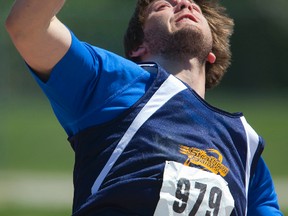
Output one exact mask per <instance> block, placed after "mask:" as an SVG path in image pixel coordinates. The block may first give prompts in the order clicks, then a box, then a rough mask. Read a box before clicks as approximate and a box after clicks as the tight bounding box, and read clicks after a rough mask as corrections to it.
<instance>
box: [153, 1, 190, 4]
mask: <svg viewBox="0 0 288 216" xmlns="http://www.w3.org/2000/svg"><path fill="white" fill-rule="evenodd" d="M158 1H166V2H169V3H171V4H177V3H179V2H181V1H183V0H154V1H152V3H153V2H158ZM186 1H188V2H191V3H193V2H194V1H193V0H186Z"/></svg>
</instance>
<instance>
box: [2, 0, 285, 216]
mask: <svg viewBox="0 0 288 216" xmlns="http://www.w3.org/2000/svg"><path fill="white" fill-rule="evenodd" d="M63 4H64V0H50V1H39V0H16V2H15V4H14V6H13V8H12V10H11V13H10V15H9V17H8V18H7V22H6V26H7V30H8V32H9V33H10V35H11V38H12V40H13V42H14V44H15V46H16V48H17V49H18V50H19V52H20V54H21V55H22V56H23V58H24V59H25V61H26V62H27V64H28V65H29V68H30V70H31V72H32V74H33V76H35V79H36V80H37V82H38V83H39V85H40V86H41V88H42V89H43V91H44V92H45V94H46V95H47V97H48V98H49V100H50V102H51V105H52V107H53V109H54V111H55V114H56V116H57V117H58V119H59V121H60V123H61V124H62V126H63V128H64V129H65V130H66V132H67V134H68V136H69V141H70V142H71V145H72V147H73V149H74V151H75V155H76V157H75V158H76V159H75V160H76V162H75V170H74V186H75V193H74V204H73V215H75V216H76V215H85V216H87V215H161V216H162V215H247V214H248V215H253V216H254V215H281V212H280V211H279V207H278V203H277V196H276V193H275V190H274V186H273V182H272V179H271V176H270V173H269V171H268V168H267V167H266V165H265V163H264V161H263V159H262V158H261V156H260V155H261V153H262V150H263V147H264V144H263V140H262V139H261V137H259V136H258V135H257V134H256V132H255V131H254V130H253V129H252V128H251V127H250V126H249V124H248V123H247V122H246V120H245V118H244V117H243V116H242V114H240V113H237V114H229V113H227V112H224V111H221V110H219V109H216V108H214V107H212V106H210V105H209V104H207V103H206V102H205V101H204V96H205V90H206V89H207V88H211V87H213V86H215V85H216V84H217V83H218V82H219V80H220V79H221V77H222V76H223V73H224V72H225V71H226V69H227V67H228V65H229V61H230V50H229V37H230V35H231V33H232V27H233V21H232V20H231V19H230V18H229V17H228V16H227V15H226V14H225V9H224V8H223V7H221V6H220V5H219V4H218V2H217V1H208V0H207V1H205V0H201V1H200V0H199V1H195V2H194V1H188V0H139V1H138V3H137V7H136V10H135V14H134V15H133V17H132V19H131V22H130V24H129V27H128V30H127V33H126V36H125V50H126V54H127V57H128V58H130V59H132V60H133V61H136V62H146V63H142V64H139V65H137V64H135V63H133V62H132V61H130V60H127V59H124V58H121V57H119V56H117V55H115V54H113V53H110V52H108V51H106V50H103V49H100V48H97V47H94V46H92V45H90V44H87V43H84V42H81V41H79V40H78V39H77V38H76V37H75V35H74V34H73V33H72V32H70V31H69V30H68V29H67V28H66V27H65V26H64V25H63V24H62V23H61V22H60V21H59V20H58V19H57V18H56V17H55V15H56V14H57V12H58V11H59V10H60V9H61V8H62V6H63Z"/></svg>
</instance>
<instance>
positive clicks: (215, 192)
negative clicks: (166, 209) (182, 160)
mask: <svg viewBox="0 0 288 216" xmlns="http://www.w3.org/2000/svg"><path fill="white" fill-rule="evenodd" d="M191 183H192V185H191ZM191 187H193V188H191ZM191 191H193V195H192V197H193V198H192V197H190V196H191V194H190V192H191ZM195 195H196V197H195ZM205 196H208V199H207V201H208V203H207V204H204V205H207V207H209V208H210V209H209V210H207V211H206V214H205V216H217V215H218V214H219V209H220V205H221V199H222V190H221V189H220V188H218V187H212V188H211V189H210V190H209V191H208V190H207V184H204V183H201V182H190V181H189V180H188V179H185V178H181V179H179V181H178V183H177V188H176V193H175V197H176V198H177V200H176V201H175V202H174V203H173V210H174V211H175V212H176V213H179V214H181V213H183V212H184V211H185V210H186V208H187V203H188V200H189V199H192V200H195V204H194V205H193V207H192V209H191V211H190V213H189V216H194V215H196V214H197V212H198V210H199V208H200V206H201V204H202V203H203V200H204V198H205Z"/></svg>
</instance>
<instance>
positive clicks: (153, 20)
mask: <svg viewBox="0 0 288 216" xmlns="http://www.w3.org/2000/svg"><path fill="white" fill-rule="evenodd" d="M163 30H165V31H169V32H170V30H171V24H170V20H169V19H168V18H165V17H163V16H153V17H149V18H148V19H147V21H146V23H145V26H144V32H145V31H155V33H157V32H159V31H163Z"/></svg>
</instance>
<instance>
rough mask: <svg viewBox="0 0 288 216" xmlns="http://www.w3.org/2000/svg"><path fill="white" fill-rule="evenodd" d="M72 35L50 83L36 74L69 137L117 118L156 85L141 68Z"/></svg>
mask: <svg viewBox="0 0 288 216" xmlns="http://www.w3.org/2000/svg"><path fill="white" fill-rule="evenodd" d="M71 35H72V44H71V47H70V48H69V50H68V52H67V53H66V54H65V56H64V57H63V58H62V59H61V60H60V61H59V62H58V63H57V65H56V66H55V67H54V68H53V70H52V72H51V75H50V78H49V80H48V81H47V82H46V83H44V82H42V81H41V80H40V79H39V78H38V77H37V76H36V75H35V73H32V74H33V76H34V77H35V79H36V80H37V82H38V84H39V85H40V87H41V88H42V90H43V91H44V93H45V94H46V96H47V97H48V99H49V101H50V103H51V105H52V107H53V110H54V113H55V115H56V117H57V118H58V120H59V122H60V123H61V125H62V127H63V128H64V129H65V131H66V132H67V134H68V136H71V135H74V134H76V133H78V132H79V131H81V130H83V129H85V128H87V127H90V126H94V125H98V124H101V123H104V122H107V121H109V120H112V119H113V118H115V117H117V116H118V115H119V114H121V113H122V112H123V111H125V110H126V109H128V108H129V107H131V106H132V105H133V104H134V103H135V102H136V101H137V100H138V99H139V98H140V97H141V96H143V94H144V93H145V91H146V89H147V88H148V85H149V84H150V83H151V82H152V81H151V79H152V78H151V74H150V73H148V72H147V71H145V70H143V69H142V68H141V67H139V66H138V65H137V64H135V63H133V62H131V61H128V60H127V59H124V58H122V57H120V56H118V55H116V54H113V53H111V52H108V51H106V50H103V49H100V48H98V47H94V46H91V45H89V44H87V43H84V42H81V41H79V40H78V39H77V38H76V37H75V36H74V35H73V33H71ZM31 71H32V70H31ZM32 72H33V71H32Z"/></svg>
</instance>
